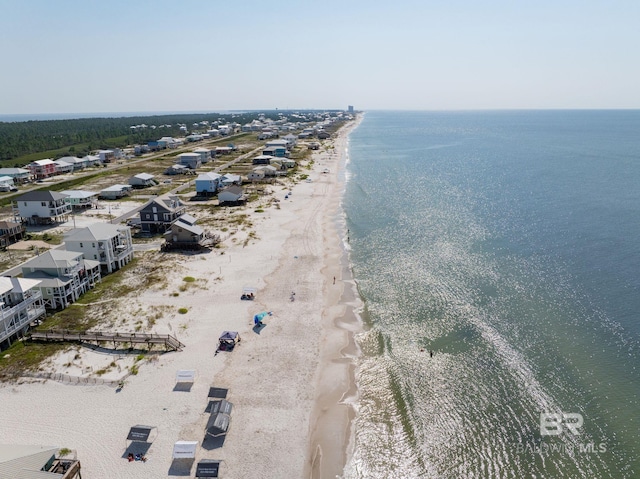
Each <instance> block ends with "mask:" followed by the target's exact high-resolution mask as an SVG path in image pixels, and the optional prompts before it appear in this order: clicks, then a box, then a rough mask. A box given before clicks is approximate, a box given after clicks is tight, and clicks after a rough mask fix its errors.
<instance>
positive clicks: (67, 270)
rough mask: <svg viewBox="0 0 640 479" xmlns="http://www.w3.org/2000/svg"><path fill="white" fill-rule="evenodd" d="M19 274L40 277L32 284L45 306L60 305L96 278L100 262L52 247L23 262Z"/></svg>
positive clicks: (53, 306)
mask: <svg viewBox="0 0 640 479" xmlns="http://www.w3.org/2000/svg"><path fill="white" fill-rule="evenodd" d="M22 276H23V277H24V278H29V279H37V280H39V281H40V282H39V283H38V284H37V285H36V286H35V288H37V289H39V290H40V292H41V293H42V297H43V299H44V305H45V307H46V308H47V309H52V310H56V309H64V308H66V307H67V306H69V305H70V304H71V303H74V302H76V301H77V300H78V298H79V297H80V296H82V295H83V294H84V293H86V292H87V291H89V290H90V289H91V288H93V287H94V286H95V285H96V284H97V283H98V282H99V281H100V278H101V275H100V262H98V261H94V260H89V259H85V258H84V255H83V254H82V253H77V252H75V251H65V250H60V249H52V250H50V251H47V252H46V253H43V254H41V255H40V256H36V257H35V258H32V259H30V260H29V261H27V262H25V263H23V264H22Z"/></svg>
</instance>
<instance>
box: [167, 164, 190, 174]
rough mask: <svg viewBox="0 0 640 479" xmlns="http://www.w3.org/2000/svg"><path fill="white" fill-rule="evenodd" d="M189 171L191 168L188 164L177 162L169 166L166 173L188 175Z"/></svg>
mask: <svg viewBox="0 0 640 479" xmlns="http://www.w3.org/2000/svg"><path fill="white" fill-rule="evenodd" d="M189 171H191V170H189V168H187V167H186V166H184V165H180V164H175V165H171V166H170V167H169V168H167V169H166V170H165V172H164V174H165V175H186V174H187V173H188V172H189Z"/></svg>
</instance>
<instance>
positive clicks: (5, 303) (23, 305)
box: [0, 276, 46, 477]
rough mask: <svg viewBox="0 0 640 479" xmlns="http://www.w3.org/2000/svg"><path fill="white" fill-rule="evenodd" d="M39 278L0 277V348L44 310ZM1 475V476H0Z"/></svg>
mask: <svg viewBox="0 0 640 479" xmlns="http://www.w3.org/2000/svg"><path fill="white" fill-rule="evenodd" d="M38 284H40V281H39V280H36V279H27V278H10V277H6V276H2V277H0V350H2V349H6V348H7V347H9V346H11V343H12V342H13V341H15V340H16V339H18V338H20V337H22V336H23V335H24V334H25V333H26V332H27V331H28V329H29V325H30V324H31V323H33V322H34V321H36V320H38V319H40V318H42V317H44V315H45V313H46V311H45V307H44V301H43V299H42V293H41V292H40V290H38V289H36V286H37V285H38ZM0 477H2V476H0Z"/></svg>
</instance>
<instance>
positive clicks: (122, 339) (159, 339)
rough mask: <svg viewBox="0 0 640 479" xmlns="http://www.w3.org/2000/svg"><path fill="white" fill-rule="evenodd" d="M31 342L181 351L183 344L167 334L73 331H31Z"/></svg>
mask: <svg viewBox="0 0 640 479" xmlns="http://www.w3.org/2000/svg"><path fill="white" fill-rule="evenodd" d="M29 338H30V339H31V340H32V341H61V342H79V343H91V344H96V345H100V344H102V343H113V348H114V349H116V345H117V344H130V345H131V347H133V345H134V344H146V345H147V346H148V347H149V348H151V347H152V346H154V345H164V347H165V350H167V351H169V350H171V351H182V348H184V344H182V343H181V342H180V341H178V339H177V338H175V337H174V336H171V335H169V334H153V333H102V332H95V333H94V332H92V333H87V332H73V331H58V330H49V331H33V332H31V334H30V335H29Z"/></svg>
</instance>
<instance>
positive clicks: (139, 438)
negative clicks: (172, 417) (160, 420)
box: [127, 425, 158, 442]
mask: <svg viewBox="0 0 640 479" xmlns="http://www.w3.org/2000/svg"><path fill="white" fill-rule="evenodd" d="M157 430H158V429H157V428H156V427H154V426H141V425H137V426H133V427H132V428H131V429H129V435H128V436H127V441H136V442H153V440H154V439H155V436H156V435H157ZM154 431H155V432H154Z"/></svg>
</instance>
